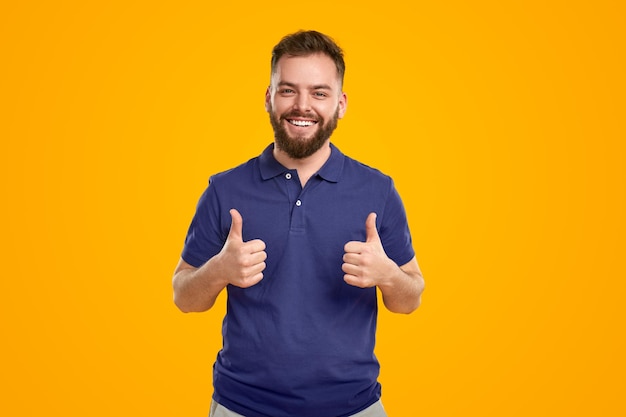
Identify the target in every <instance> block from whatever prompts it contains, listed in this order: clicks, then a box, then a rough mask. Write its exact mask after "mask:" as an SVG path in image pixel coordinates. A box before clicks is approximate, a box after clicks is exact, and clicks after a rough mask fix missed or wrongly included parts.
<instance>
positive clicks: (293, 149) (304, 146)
mask: <svg viewBox="0 0 626 417" xmlns="http://www.w3.org/2000/svg"><path fill="white" fill-rule="evenodd" d="M269 115H270V123H271V124H272V128H274V139H275V140H276V146H277V147H278V149H280V150H281V151H283V152H285V153H286V154H287V155H289V156H290V157H291V158H293V159H303V158H306V157H308V156H311V155H313V154H314V153H315V152H317V151H318V150H319V149H320V148H321V147H322V146H323V145H324V144H325V143H326V141H327V140H328V139H329V138H330V136H331V135H332V134H333V131H334V130H335V129H336V128H337V121H338V120H339V107H337V110H335V114H334V115H333V117H332V118H331V119H330V120H324V119H323V118H321V117H315V119H314V120H315V122H317V123H316V124H317V131H316V132H315V134H314V135H313V136H312V137H310V138H306V137H304V136H295V137H294V136H289V133H287V130H286V129H285V127H284V126H283V122H284V123H289V122H288V121H287V119H290V118H297V117H307V118H311V116H310V115H308V114H304V113H300V112H297V111H292V112H288V113H285V114H283V115H282V116H280V117H279V116H278V115H277V114H275V113H274V109H272V108H271V106H270V109H269Z"/></svg>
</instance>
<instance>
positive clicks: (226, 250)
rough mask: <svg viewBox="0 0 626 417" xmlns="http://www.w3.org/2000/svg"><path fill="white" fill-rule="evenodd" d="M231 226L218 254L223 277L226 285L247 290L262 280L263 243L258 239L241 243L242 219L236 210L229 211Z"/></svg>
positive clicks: (263, 262)
mask: <svg viewBox="0 0 626 417" xmlns="http://www.w3.org/2000/svg"><path fill="white" fill-rule="evenodd" d="M230 217H231V225H230V231H229V233H228V237H227V238H226V243H225V244H224V247H223V248H222V251H221V252H220V257H221V261H222V262H221V263H222V268H223V270H224V276H225V277H227V280H228V283H229V284H232V285H234V286H237V287H241V288H248V287H251V286H253V285H255V284H257V283H258V282H259V281H261V280H262V279H263V270H265V259H267V254H266V253H265V242H263V241H262V240H260V239H255V240H250V241H248V242H244V241H243V232H242V231H243V218H242V217H241V214H239V212H238V211H237V210H236V209H231V210H230Z"/></svg>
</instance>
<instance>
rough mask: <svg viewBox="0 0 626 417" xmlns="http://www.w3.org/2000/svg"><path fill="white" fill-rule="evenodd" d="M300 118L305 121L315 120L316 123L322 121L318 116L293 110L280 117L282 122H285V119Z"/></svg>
mask: <svg viewBox="0 0 626 417" xmlns="http://www.w3.org/2000/svg"><path fill="white" fill-rule="evenodd" d="M298 117H302V118H304V119H309V120H313V121H315V122H319V121H320V120H322V119H321V118H320V117H318V116H316V115H314V114H311V113H303V112H300V111H297V110H292V111H290V112H288V113H284V114H283V115H281V116H280V118H281V119H282V120H285V119H295V118H298Z"/></svg>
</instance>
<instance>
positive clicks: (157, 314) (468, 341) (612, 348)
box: [0, 0, 626, 417]
mask: <svg viewBox="0 0 626 417" xmlns="http://www.w3.org/2000/svg"><path fill="white" fill-rule="evenodd" d="M213 3H214V2H207V1H194V2H190V1H175V2H148V1H136V2H132V1H131V2H128V1H124V2H122V1H109V2H96V3H93V2H78V1H61V2H47V1H40V2H4V4H3V5H2V6H0V59H1V60H2V65H1V66H0V75H1V76H0V103H1V104H0V106H2V108H1V109H0V110H1V111H0V140H1V143H2V151H1V152H0V157H1V158H2V163H0V170H1V176H0V178H1V180H0V181H1V187H2V188H1V190H2V194H1V195H2V208H1V210H2V216H1V220H0V221H1V222H2V225H1V229H0V230H1V231H2V232H1V236H2V251H1V252H0V253H1V256H2V274H3V279H2V282H3V295H4V296H3V297H2V302H1V303H0V313H1V315H2V319H1V322H0V323H1V324H0V326H1V327H0V329H1V333H2V339H3V342H2V344H1V347H0V353H1V357H2V359H1V369H2V380H3V388H2V393H1V394H0V414H2V415H7V416H36V415H63V416H87V415H89V416H94V417H95V416H116V417H122V416H129V417H136V416H173V417H174V416H176V417H179V416H185V417H192V416H197V417H199V416H206V415H207V412H208V407H209V402H210V395H211V393H212V388H211V378H212V376H211V370H212V364H213V361H214V360H215V355H216V353H217V351H218V350H219V348H220V346H221V337H220V326H221V320H222V316H223V314H224V299H225V297H224V296H221V297H220V299H219V301H218V304H217V305H216V307H215V308H214V310H212V311H210V312H208V313H204V314H191V315H185V314H182V313H180V312H179V311H178V310H177V309H176V308H175V306H174V304H173V302H172V290H171V276H172V271H173V269H174V266H175V265H176V262H177V260H178V257H179V255H180V251H181V249H182V245H183V240H184V237H185V233H186V230H187V227H188V225H189V222H190V220H191V217H192V215H193V212H194V209H195V204H196V202H197V200H198V197H199V196H200V193H201V192H202V191H203V189H204V188H205V187H206V185H207V180H208V178H209V176H210V175H211V174H214V173H216V172H219V171H222V170H224V169H227V168H230V167H232V166H234V165H236V164H239V163H241V162H243V161H245V160H247V159H249V158H251V157H254V156H256V155H257V154H259V153H260V152H261V151H262V150H263V148H264V147H265V146H266V145H267V144H268V143H270V142H271V141H272V131H271V128H270V125H269V120H268V116H267V114H266V113H265V111H264V108H263V100H264V93H265V88H266V87H267V85H268V82H269V70H270V66H269V63H270V52H271V48H272V47H273V46H274V45H275V44H276V43H277V42H278V41H279V39H280V38H281V37H282V36H283V35H285V34H287V33H291V32H294V31H296V30H298V29H315V30H319V31H322V32H325V33H328V34H329V35H331V36H332V37H334V38H335V39H336V40H337V42H338V43H339V44H340V45H341V46H342V47H343V48H344V50H345V52H346V62H347V73H346V82H345V91H346V92H347V94H348V97H349V105H348V112H347V114H346V117H345V118H344V119H343V120H341V121H340V123H339V128H338V130H337V131H336V135H335V136H334V137H333V140H334V143H335V144H336V145H337V146H338V147H339V148H340V149H341V150H342V151H343V152H345V153H346V154H348V155H350V156H352V157H355V158H357V159H359V160H361V161H363V162H365V163H367V164H369V165H372V166H375V167H377V168H379V169H381V170H382V171H383V172H385V173H387V174H389V175H391V176H392V177H393V178H394V179H395V182H396V185H397V187H398V189H399V191H400V193H401V195H402V197H403V199H404V202H405V205H406V208H407V212H408V216H409V222H410V226H411V230H412V233H413V238H414V246H415V249H416V252H417V258H418V260H419V262H420V265H421V267H422V269H423V272H424V275H425V278H426V283H427V285H426V292H425V294H424V298H423V305H422V307H421V308H420V309H419V310H418V311H417V312H415V313H414V314H412V315H410V316H403V315H394V314H390V313H388V312H386V311H384V309H381V312H380V320H379V331H378V338H377V349H376V353H377V355H378V356H379V359H380V361H381V363H382V373H381V377H380V380H381V382H382V384H383V399H384V402H385V407H386V408H387V411H388V412H389V415H390V416H392V417H415V416H429V417H435V416H441V417H449V416H481V417H486V416H498V417H500V416H529V415H530V416H557V415H563V416H588V415H598V416H621V415H624V414H626V406H625V403H624V401H623V393H624V389H625V388H626V387H625V385H626V384H625V380H624V378H625V377H624V375H625V374H626V363H625V359H624V351H625V350H626V346H625V343H624V317H625V314H624V307H623V306H624V302H623V299H624V289H625V288H626V284H625V278H626V273H625V272H626V268H625V267H624V243H625V242H624V235H625V233H626V227H625V226H626V220H625V216H624V213H625V211H626V210H625V208H626V207H625V201H626V191H625V190H626V186H625V183H624V182H625V181H624V179H625V168H624V167H625V162H626V161H625V148H626V145H625V144H624V142H625V140H626V135H625V132H626V130H625V128H624V115H625V110H626V109H625V106H624V97H625V96H626V89H625V82H624V74H626V68H625V65H624V57H625V56H626V55H625V50H624V49H625V48H624V42H623V39H626V36H625V34H624V24H623V17H624V8H623V5H622V2H618V1H608V0H600V1H594V2H580V1H530V0H529V1H513V2H499V1H475V2H465V1H444V2H430V1H429V2H405V1H396V0H390V1H384V2H378V3H377V2H371V3H364V2H362V1H359V2H356V1H354V2H352V1H343V2H340V1H336V0H334V1H326V0H320V1H317V2H312V3H302V2H300V3H276V4H273V3H262V2H261V3H259V2H248V3H246V4H242V3H238V2H235V3H228V4H227V3H226V2H223V3H218V4H213Z"/></svg>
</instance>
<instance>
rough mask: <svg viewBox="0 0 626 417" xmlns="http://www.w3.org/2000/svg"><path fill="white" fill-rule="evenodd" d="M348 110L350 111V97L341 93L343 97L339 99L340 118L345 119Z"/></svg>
mask: <svg viewBox="0 0 626 417" xmlns="http://www.w3.org/2000/svg"><path fill="white" fill-rule="evenodd" d="M346 110H348V95H347V94H346V93H344V92H343V91H342V92H341V96H340V97H339V114H338V116H339V118H340V119H341V118H343V115H344V114H346Z"/></svg>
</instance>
